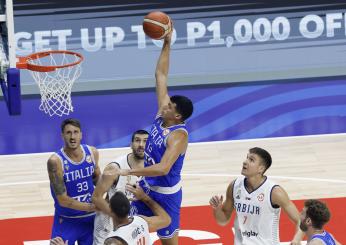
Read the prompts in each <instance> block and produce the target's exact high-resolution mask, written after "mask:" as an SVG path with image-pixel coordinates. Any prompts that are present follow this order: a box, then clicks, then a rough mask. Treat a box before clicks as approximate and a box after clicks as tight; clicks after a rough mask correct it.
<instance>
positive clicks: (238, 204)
mask: <svg viewBox="0 0 346 245" xmlns="http://www.w3.org/2000/svg"><path fill="white" fill-rule="evenodd" d="M244 181H245V177H244V176H242V177H239V178H237V179H236V180H235V182H234V186H233V200H234V210H235V211H236V214H237V215H236V218H235V221H234V231H235V238H234V244H235V245H241V244H242V245H245V244H246V245H279V244H280V240H279V219H280V210H281V209H280V208H279V207H278V208H273V206H272V203H271V193H272V190H273V188H274V186H277V185H276V184H275V183H273V182H272V181H270V180H268V179H266V180H265V181H264V182H263V183H262V185H261V186H259V187H258V188H257V189H256V190H254V191H252V192H251V193H249V192H248V191H247V189H246V188H245V183H244Z"/></svg>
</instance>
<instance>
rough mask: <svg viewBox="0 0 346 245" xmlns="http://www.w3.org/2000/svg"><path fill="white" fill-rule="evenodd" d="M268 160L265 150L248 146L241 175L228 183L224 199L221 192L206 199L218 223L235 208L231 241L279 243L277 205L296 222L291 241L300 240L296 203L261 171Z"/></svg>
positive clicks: (237, 243)
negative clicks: (208, 199) (232, 238)
mask: <svg viewBox="0 0 346 245" xmlns="http://www.w3.org/2000/svg"><path fill="white" fill-rule="evenodd" d="M271 163H272V158H271V156H270V154H269V153H268V152H267V151H266V150H264V149H261V148H258V147H255V148H252V149H250V150H249V153H248V155H247V157H246V160H245V161H244V163H243V168H242V171H241V174H242V175H244V176H242V177H239V178H237V179H235V180H234V181H232V182H231V184H229V186H228V188H227V192H226V200H225V202H223V196H213V197H212V198H211V199H210V201H209V202H210V205H211V206H212V207H213V209H214V217H215V219H216V221H217V223H218V224H219V225H223V226H224V225H226V224H227V223H228V222H229V221H230V218H231V214H232V212H233V210H235V212H236V218H235V221H234V230H235V238H234V244H235V245H241V244H247V245H274V244H275V245H279V244H280V240H279V219H280V208H283V209H284V211H285V212H286V213H287V214H288V216H289V218H290V219H291V221H293V223H294V224H295V226H296V234H295V236H294V238H293V240H292V242H291V244H292V245H298V244H300V241H301V239H302V237H303V232H302V231H301V230H300V229H299V223H300V218H299V213H298V210H297V208H296V206H295V205H294V204H293V202H292V201H291V200H290V199H289V197H288V195H287V193H286V192H285V190H284V189H283V188H282V187H280V186H278V185H276V184H275V183H273V182H272V181H270V180H269V179H268V178H267V176H265V175H264V172H265V171H266V170H267V169H268V168H269V167H270V166H271Z"/></svg>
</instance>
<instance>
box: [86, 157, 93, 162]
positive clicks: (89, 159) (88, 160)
mask: <svg viewBox="0 0 346 245" xmlns="http://www.w3.org/2000/svg"><path fill="white" fill-rule="evenodd" d="M85 160H86V161H87V163H92V162H93V160H92V159H91V156H90V155H87V156H86V159H85Z"/></svg>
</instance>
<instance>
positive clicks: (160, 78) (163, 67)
mask: <svg viewBox="0 0 346 245" xmlns="http://www.w3.org/2000/svg"><path fill="white" fill-rule="evenodd" d="M171 28H172V27H171ZM171 35H172V31H171V32H170V33H168V34H167V36H166V37H165V39H164V43H163V46H162V50H161V54H160V57H159V59H158V61H157V65H156V71H155V78H156V95H157V101H158V107H159V111H158V114H160V113H161V111H162V107H163V106H165V105H168V103H169V101H170V98H169V95H168V90H167V80H168V71H169V55H170V50H171Z"/></svg>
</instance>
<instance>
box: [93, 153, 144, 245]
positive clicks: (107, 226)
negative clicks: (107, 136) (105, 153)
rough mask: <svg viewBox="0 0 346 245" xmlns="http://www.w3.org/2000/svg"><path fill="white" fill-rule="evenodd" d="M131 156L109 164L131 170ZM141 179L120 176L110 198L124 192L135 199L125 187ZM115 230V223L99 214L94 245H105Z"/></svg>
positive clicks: (111, 190) (110, 190)
mask: <svg viewBox="0 0 346 245" xmlns="http://www.w3.org/2000/svg"><path fill="white" fill-rule="evenodd" d="M129 155H130V154H127V155H124V156H121V157H119V158H117V159H115V160H114V161H113V162H111V163H109V164H111V165H114V166H118V167H119V168H121V169H131V166H130V164H129V162H128V157H129ZM138 180H139V178H138V177H137V176H133V175H129V176H119V178H118V181H117V182H115V183H114V184H113V185H112V187H111V188H110V189H109V190H108V192H107V194H108V198H109V199H111V197H112V196H113V195H114V193H115V192H117V191H122V192H124V193H125V194H126V196H127V198H129V199H133V198H134V196H133V194H132V193H130V192H128V191H126V190H125V186H126V184H127V183H129V184H132V185H135V184H136V183H137V181H138ZM112 230H113V221H112V219H111V217H109V216H108V215H106V214H104V213H102V212H97V213H96V216H95V223H94V241H93V245H103V243H104V240H105V239H106V237H107V235H108V234H109V232H111V231H112Z"/></svg>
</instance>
